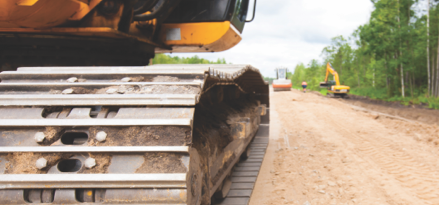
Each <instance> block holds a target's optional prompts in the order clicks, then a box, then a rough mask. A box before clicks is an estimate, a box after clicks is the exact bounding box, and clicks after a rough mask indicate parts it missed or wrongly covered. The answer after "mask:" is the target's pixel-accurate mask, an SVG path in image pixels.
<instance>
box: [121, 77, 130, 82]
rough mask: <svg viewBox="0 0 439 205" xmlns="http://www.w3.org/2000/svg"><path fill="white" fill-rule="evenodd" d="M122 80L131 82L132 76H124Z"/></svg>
mask: <svg viewBox="0 0 439 205" xmlns="http://www.w3.org/2000/svg"><path fill="white" fill-rule="evenodd" d="M121 81H122V82H131V78H130V77H125V78H122V80H121Z"/></svg>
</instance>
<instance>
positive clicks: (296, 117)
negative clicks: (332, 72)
mask: <svg viewBox="0 0 439 205" xmlns="http://www.w3.org/2000/svg"><path fill="white" fill-rule="evenodd" d="M270 100H271V110H270V112H271V122H270V123H271V124H270V144H269V147H268V149H267V154H266V156H265V158H264V161H263V164H262V169H261V171H260V174H259V177H258V180H257V182H256V187H255V190H254V192H253V194H252V198H251V200H250V204H298V205H304V204H311V205H315V204H322V205H323V204H325V205H326V204H398V205H399V204H407V205H408V204H410V205H412V204H420V205H422V204H439V183H438V182H439V160H437V159H438V158H439V157H438V156H439V128H438V126H437V125H435V124H434V123H429V124H426V123H421V122H413V121H402V120H398V119H395V118H388V117H385V116H384V115H381V116H380V115H377V114H376V113H371V112H364V111H359V110H358V109H354V108H352V107H351V105H350V104H348V103H347V102H346V101H343V100H339V99H330V98H326V97H323V96H319V95H315V94H312V93H306V94H303V93H301V92H299V91H295V90H293V91H291V92H276V93H272V95H271V98H270Z"/></svg>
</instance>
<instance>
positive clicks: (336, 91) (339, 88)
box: [320, 62, 351, 98]
mask: <svg viewBox="0 0 439 205" xmlns="http://www.w3.org/2000/svg"><path fill="white" fill-rule="evenodd" d="M329 73H331V74H332V75H333V76H334V80H330V81H328V76H329ZM320 88H327V89H328V93H327V94H326V95H330V96H331V97H341V98H344V97H347V94H348V93H349V90H350V89H351V88H350V87H349V86H347V85H340V78H339V76H338V73H337V71H335V70H334V68H333V67H332V65H331V63H330V62H328V63H327V64H326V77H325V82H321V83H320Z"/></svg>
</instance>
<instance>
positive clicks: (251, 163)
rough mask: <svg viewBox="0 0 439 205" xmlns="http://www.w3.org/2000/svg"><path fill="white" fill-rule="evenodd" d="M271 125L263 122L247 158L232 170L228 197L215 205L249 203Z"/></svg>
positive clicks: (214, 204) (243, 204)
mask: <svg viewBox="0 0 439 205" xmlns="http://www.w3.org/2000/svg"><path fill="white" fill-rule="evenodd" d="M268 133H269V125H268V124H261V126H260V127H259V131H258V133H257V134H256V137H255V139H254V140H253V141H252V142H251V143H250V145H249V146H250V147H251V151H250V156H249V158H248V159H247V160H244V161H241V162H240V163H238V164H237V165H236V166H235V168H234V169H233V172H232V187H231V188H230V191H229V193H228V195H227V197H226V198H225V199H224V200H222V201H216V202H213V205H247V204H248V202H249V201H250V197H251V194H252V192H253V188H254V186H255V183H256V180H257V176H258V174H259V170H260V168H261V164H262V160H263V157H264V155H265V150H266V148H267V146H268Z"/></svg>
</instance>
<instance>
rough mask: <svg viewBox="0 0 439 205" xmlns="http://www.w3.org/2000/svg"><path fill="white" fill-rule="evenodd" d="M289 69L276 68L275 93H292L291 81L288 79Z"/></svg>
mask: <svg viewBox="0 0 439 205" xmlns="http://www.w3.org/2000/svg"><path fill="white" fill-rule="evenodd" d="M287 71H288V69H287V68H276V78H277V79H276V80H273V90H274V91H290V90H291V86H292V84H291V80H290V79H287Z"/></svg>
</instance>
